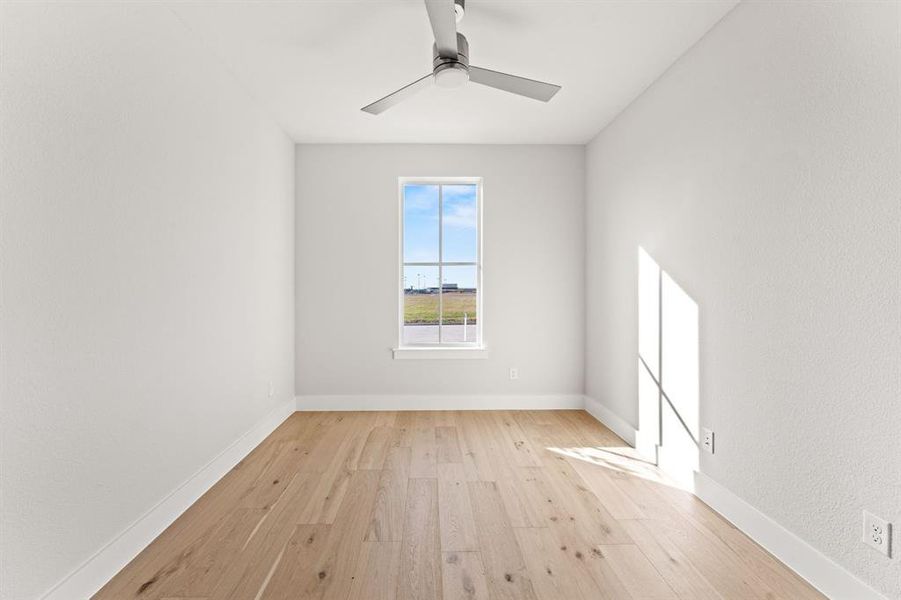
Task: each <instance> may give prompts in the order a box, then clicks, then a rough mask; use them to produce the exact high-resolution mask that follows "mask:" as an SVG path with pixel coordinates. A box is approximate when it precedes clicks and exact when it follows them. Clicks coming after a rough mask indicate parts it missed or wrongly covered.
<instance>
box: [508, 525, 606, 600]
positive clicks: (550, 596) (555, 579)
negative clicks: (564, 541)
mask: <svg viewBox="0 0 901 600" xmlns="http://www.w3.org/2000/svg"><path fill="white" fill-rule="evenodd" d="M515 532H516V541H517V543H518V544H519V547H520V549H521V550H522V553H523V558H524V559H525V561H526V567H527V568H528V571H529V574H530V576H531V578H532V585H533V587H534V589H535V594H536V595H537V596H538V598H540V600H557V599H558V598H567V600H594V599H595V598H598V597H600V596H601V592H600V591H599V590H598V589H597V585H596V584H595V582H594V580H593V579H591V578H590V577H579V576H578V572H577V570H576V569H575V568H573V565H572V564H571V559H569V557H568V555H567V554H566V553H565V552H564V551H562V550H560V547H559V546H558V545H557V541H556V539H555V537H554V533H553V531H551V530H550V529H548V528H546V527H524V528H520V529H516V530H515Z"/></svg>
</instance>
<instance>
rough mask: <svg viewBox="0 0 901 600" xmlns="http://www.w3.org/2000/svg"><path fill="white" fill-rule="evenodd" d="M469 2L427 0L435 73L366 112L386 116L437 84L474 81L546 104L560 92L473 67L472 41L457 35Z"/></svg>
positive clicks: (446, 85)
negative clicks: (470, 57)
mask: <svg viewBox="0 0 901 600" xmlns="http://www.w3.org/2000/svg"><path fill="white" fill-rule="evenodd" d="M465 2H466V0H425V7H426V10H427V11H428V13H429V21H430V22H431V23H432V32H433V33H434V34H435V43H434V44H433V45H432V67H433V70H432V72H431V73H429V74H428V75H426V76H425V77H422V78H420V79H417V80H416V81H414V82H413V83H411V84H409V85H407V86H404V87H402V88H400V89H399V90H397V91H396V92H393V93H391V94H388V95H387V96H385V97H384V98H382V99H381V100H376V101H375V102H373V103H372V104H370V105H368V106H364V107H363V108H362V109H361V110H362V111H363V112H368V113H370V114H373V115H377V114H379V113H382V112H384V111H386V110H388V109H389V108H391V107H392V106H394V105H395V104H398V103H400V102H402V101H403V100H406V99H407V98H409V97H410V96H412V95H413V94H415V93H416V92H419V91H421V90H423V89H424V88H427V87H429V86H430V85H432V83H433V82H434V83H435V85H437V86H438V87H444V88H455V87H460V86H462V85H463V84H465V83H466V82H467V81H473V82H475V83H479V84H482V85H487V86H488V87H493V88H497V89H499V90H503V91H505V92H510V93H513V94H518V95H520V96H526V97H527V98H534V99H535V100H541V101H542V102H547V101H548V100H550V99H551V98H553V97H554V94H556V93H557V92H558V91H560V86H559V85H553V84H551V83H544V82H543V81H535V80H534V79H526V78H525V77H517V76H516V75H508V74H507V73H501V72H499V71H492V70H490V69H483V68H481V67H474V66H470V64H469V42H467V41H466V37H464V36H463V34H461V33H457V23H458V22H459V21H460V20H461V19H462V18H463V13H464V10H465V9H464V6H465Z"/></svg>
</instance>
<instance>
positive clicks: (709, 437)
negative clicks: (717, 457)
mask: <svg viewBox="0 0 901 600" xmlns="http://www.w3.org/2000/svg"><path fill="white" fill-rule="evenodd" d="M701 447H702V448H704V450H705V451H707V452H709V453H711V454H713V430H711V429H707V428H706V427H702V428H701Z"/></svg>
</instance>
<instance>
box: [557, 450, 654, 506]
mask: <svg viewBox="0 0 901 600" xmlns="http://www.w3.org/2000/svg"><path fill="white" fill-rule="evenodd" d="M566 460H567V462H568V463H569V464H570V466H572V468H573V470H575V472H576V473H578V474H579V477H581V478H582V481H583V482H584V483H585V485H586V486H587V487H588V489H590V490H591V491H592V492H593V493H594V495H595V496H597V498H598V500H599V501H600V502H601V504H602V505H603V506H604V508H605V509H607V512H609V513H610V516H612V517H613V518H614V519H617V520H620V519H646V518H647V516H646V515H645V514H644V512H642V510H641V507H640V506H638V505H637V504H636V503H635V502H633V501H632V499H631V498H630V497H629V495H628V494H626V493H624V492H623V491H622V490H621V489H620V488H619V487H617V486H616V484H614V483H613V481H611V479H610V476H609V475H608V474H607V469H606V468H605V467H603V466H601V465H597V464H592V463H590V462H586V461H584V460H579V459H576V458H567V459H566Z"/></svg>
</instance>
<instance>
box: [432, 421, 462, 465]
mask: <svg viewBox="0 0 901 600" xmlns="http://www.w3.org/2000/svg"><path fill="white" fill-rule="evenodd" d="M435 438H436V442H437V445H438V448H437V461H438V464H442V463H461V464H462V463H463V454H462V453H461V452H460V443H459V442H458V441H457V428H456V427H436V428H435Z"/></svg>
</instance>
